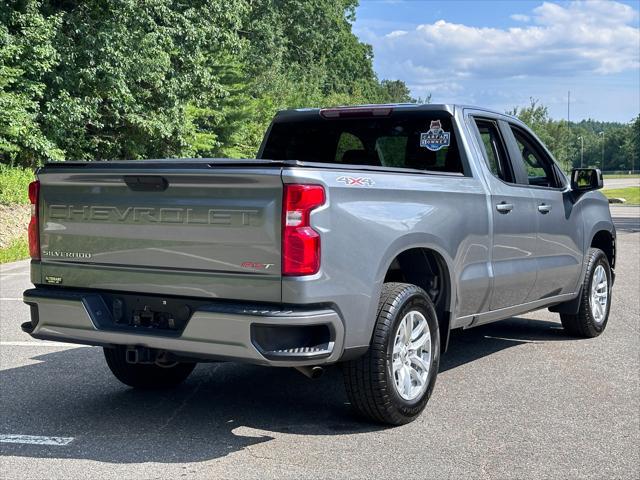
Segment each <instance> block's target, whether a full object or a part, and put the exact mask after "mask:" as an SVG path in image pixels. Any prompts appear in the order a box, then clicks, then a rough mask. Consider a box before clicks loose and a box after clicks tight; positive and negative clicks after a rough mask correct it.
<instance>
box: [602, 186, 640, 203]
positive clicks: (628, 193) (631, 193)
mask: <svg viewBox="0 0 640 480" xmlns="http://www.w3.org/2000/svg"><path fill="white" fill-rule="evenodd" d="M602 193H604V194H605V195H606V196H607V198H624V199H625V200H626V201H627V203H626V205H640V187H627V188H614V189H612V190H603V191H602Z"/></svg>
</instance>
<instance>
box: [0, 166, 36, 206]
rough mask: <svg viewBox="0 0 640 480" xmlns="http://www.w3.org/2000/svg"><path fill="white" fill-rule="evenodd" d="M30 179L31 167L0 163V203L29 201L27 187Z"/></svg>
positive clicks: (31, 176) (9, 203) (31, 174)
mask: <svg viewBox="0 0 640 480" xmlns="http://www.w3.org/2000/svg"><path fill="white" fill-rule="evenodd" d="M32 180H33V171H32V170H31V169H28V168H22V167H10V166H9V165H3V164H0V203H1V204H4V205H11V204H15V203H23V204H24V203H29V195H28V188H29V182H31V181H32Z"/></svg>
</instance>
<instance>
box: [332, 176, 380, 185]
mask: <svg viewBox="0 0 640 480" xmlns="http://www.w3.org/2000/svg"><path fill="white" fill-rule="evenodd" d="M336 182H340V183H344V184H345V185H348V186H361V187H371V186H373V185H375V182H374V181H373V180H372V179H371V178H369V177H346V176H344V175H343V176H340V177H338V178H336Z"/></svg>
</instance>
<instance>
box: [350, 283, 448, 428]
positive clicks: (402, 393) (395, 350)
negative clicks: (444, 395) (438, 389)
mask: <svg viewBox="0 0 640 480" xmlns="http://www.w3.org/2000/svg"><path fill="white" fill-rule="evenodd" d="M439 362H440V335H439V330H438V319H437V316H436V312H435V308H434V306H433V302H432V301H431V299H430V298H429V296H428V295H427V294H426V292H425V291H424V290H422V289H421V288H419V287H417V286H415V285H410V284H406V283H385V284H384V285H383V287H382V294H381V296H380V303H379V306H378V318H377V320H376V325H375V330H374V333H373V338H372V341H371V345H370V347H369V350H368V351H367V353H366V354H365V355H363V356H362V357H360V358H357V359H355V360H351V361H349V362H346V363H345V364H344V368H343V373H344V380H345V386H346V390H347V396H348V397H349V400H350V402H351V404H352V405H353V407H354V408H355V409H356V410H357V411H358V412H359V413H360V414H362V415H363V416H365V417H367V418H369V419H371V420H374V421H377V422H381V423H387V424H391V425H402V424H405V423H409V422H411V421H412V420H414V419H415V418H416V417H417V416H418V415H420V413H421V412H422V410H424V408H425V406H426V404H427V402H428V401H429V397H430V396H431V392H432V391H433V387H434V385H435V382H436V376H437V375H438V364H439Z"/></svg>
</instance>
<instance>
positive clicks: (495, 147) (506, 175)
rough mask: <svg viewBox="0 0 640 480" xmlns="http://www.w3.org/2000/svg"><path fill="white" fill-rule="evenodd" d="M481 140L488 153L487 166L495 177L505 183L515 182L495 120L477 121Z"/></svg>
mask: <svg viewBox="0 0 640 480" xmlns="http://www.w3.org/2000/svg"><path fill="white" fill-rule="evenodd" d="M475 122H476V127H477V128H478V133H479V134H480V139H481V140H482V144H483V146H484V150H485V152H486V157H485V160H486V162H487V166H488V167H489V170H490V171H491V173H493V175H494V176H496V177H498V178H499V179H500V180H503V181H505V182H510V183H513V182H514V175H513V173H512V171H511V168H510V165H509V161H508V160H507V154H506V150H505V147H504V143H503V141H502V137H501V136H500V129H499V128H498V124H497V123H496V122H494V121H493V120H484V119H478V118H476V119H475Z"/></svg>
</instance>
